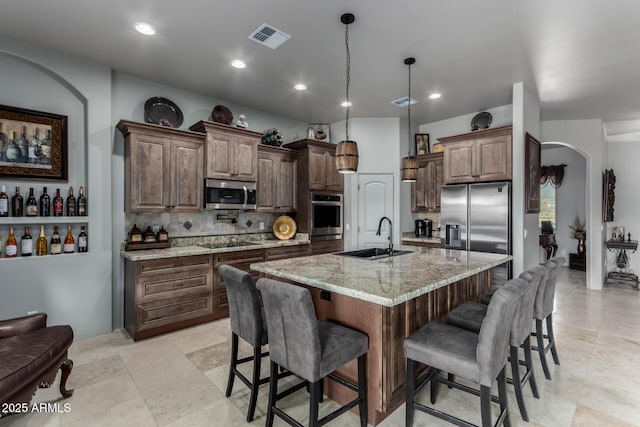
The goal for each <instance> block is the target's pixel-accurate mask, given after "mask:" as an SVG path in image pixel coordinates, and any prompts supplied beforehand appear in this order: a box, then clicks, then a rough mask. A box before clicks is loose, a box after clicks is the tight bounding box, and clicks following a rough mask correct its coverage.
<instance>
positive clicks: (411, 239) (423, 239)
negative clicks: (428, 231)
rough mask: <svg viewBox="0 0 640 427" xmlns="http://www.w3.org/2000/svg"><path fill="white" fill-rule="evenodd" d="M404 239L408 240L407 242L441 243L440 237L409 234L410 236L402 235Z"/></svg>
mask: <svg viewBox="0 0 640 427" xmlns="http://www.w3.org/2000/svg"><path fill="white" fill-rule="evenodd" d="M402 241H406V242H418V243H421V242H425V243H437V244H440V238H439V237H412V236H408V237H404V236H403V237H402Z"/></svg>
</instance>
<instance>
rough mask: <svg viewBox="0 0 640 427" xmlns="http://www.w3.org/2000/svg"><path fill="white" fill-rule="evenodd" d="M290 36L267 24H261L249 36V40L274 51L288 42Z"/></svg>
mask: <svg viewBox="0 0 640 427" xmlns="http://www.w3.org/2000/svg"><path fill="white" fill-rule="evenodd" d="M290 38H291V36H290V35H289V34H287V33H285V32H282V31H280V30H278V29H277V28H274V27H273V26H272V25H269V24H262V25H260V27H258V29H257V30H255V31H254V32H253V33H251V35H250V36H249V39H251V40H253V41H254V42H256V43H260V44H261V45H263V46H267V47H270V48H271V49H275V48H277V47H279V46H280V45H281V44H282V43H284V42H286V41H287V40H289V39H290Z"/></svg>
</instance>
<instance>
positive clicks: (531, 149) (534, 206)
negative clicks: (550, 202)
mask: <svg viewBox="0 0 640 427" xmlns="http://www.w3.org/2000/svg"><path fill="white" fill-rule="evenodd" d="M524 194H525V196H524V197H525V212H526V213H540V141H538V140H537V139H535V138H534V137H533V136H532V135H531V134H530V133H529V132H527V133H526V135H525V138H524Z"/></svg>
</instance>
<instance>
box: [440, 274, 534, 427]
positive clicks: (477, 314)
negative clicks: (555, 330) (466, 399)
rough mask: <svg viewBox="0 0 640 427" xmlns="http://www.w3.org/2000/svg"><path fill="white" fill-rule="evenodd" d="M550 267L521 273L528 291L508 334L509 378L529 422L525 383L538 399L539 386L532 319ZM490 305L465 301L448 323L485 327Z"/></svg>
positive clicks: (523, 417)
mask: <svg viewBox="0 0 640 427" xmlns="http://www.w3.org/2000/svg"><path fill="white" fill-rule="evenodd" d="M546 274H547V269H546V268H545V267H542V266H535V267H532V268H531V269H529V270H527V271H525V272H524V273H522V274H521V275H520V280H524V281H525V282H523V283H522V284H523V286H525V289H526V290H525V293H524V296H523V297H522V299H521V301H520V304H518V307H517V308H516V314H515V316H514V318H513V323H512V326H511V332H510V335H509V360H510V362H511V377H512V380H511V381H510V382H511V383H512V384H513V387H514V390H515V394H516V401H517V403H518V408H519V409H520V416H521V417H522V419H523V420H524V421H529V416H528V415H527V408H526V406H525V403H524V396H523V394H522V385H523V384H525V383H526V382H527V381H528V382H529V385H530V387H531V392H532V393H533V396H534V397H536V398H539V397H540V395H539V394H538V387H537V385H536V380H535V376H534V374H533V361H532V358H531V319H532V317H533V304H534V302H535V298H536V292H537V290H538V286H539V284H540V281H541V279H542V278H543V277H544V276H546ZM487 308H488V306H486V305H484V304H480V303H477V302H468V303H464V304H462V305H460V306H458V307H456V308H455V309H453V310H452V311H451V312H449V314H448V315H447V322H448V323H449V324H451V325H454V326H458V327H461V328H464V329H467V330H469V331H473V332H478V331H480V328H481V327H482V322H483V320H484V317H485V315H486V313H487ZM520 347H522V348H523V350H524V366H525V368H526V372H525V374H524V375H523V376H522V377H520V369H519V366H520V357H519V354H518V353H519V348H520Z"/></svg>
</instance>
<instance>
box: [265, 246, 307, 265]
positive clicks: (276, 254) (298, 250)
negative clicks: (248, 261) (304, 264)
mask: <svg viewBox="0 0 640 427" xmlns="http://www.w3.org/2000/svg"><path fill="white" fill-rule="evenodd" d="M307 255H309V245H296V246H280V247H277V248H267V249H265V250H264V260H265V261H276V260H279V259H287V258H297V257H301V256H307Z"/></svg>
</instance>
